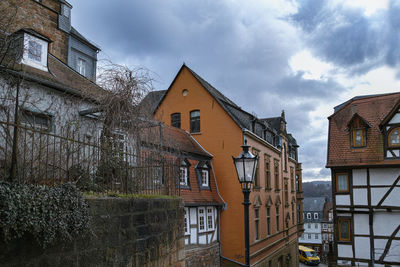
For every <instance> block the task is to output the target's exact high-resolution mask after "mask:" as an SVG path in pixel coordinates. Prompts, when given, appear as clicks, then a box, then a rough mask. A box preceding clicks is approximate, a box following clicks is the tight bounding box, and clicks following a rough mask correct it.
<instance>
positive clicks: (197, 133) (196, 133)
mask: <svg viewBox="0 0 400 267" xmlns="http://www.w3.org/2000/svg"><path fill="white" fill-rule="evenodd" d="M190 134H191V135H199V134H201V132H195V133H190Z"/></svg>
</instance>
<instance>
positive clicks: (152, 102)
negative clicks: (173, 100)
mask: <svg viewBox="0 0 400 267" xmlns="http://www.w3.org/2000/svg"><path fill="white" fill-rule="evenodd" d="M166 92H167V90H160V91H151V92H149V93H148V94H147V95H146V96H145V97H144V98H143V100H142V101H141V102H140V104H139V106H140V109H142V111H143V112H144V113H148V114H152V113H153V112H154V110H155V109H156V108H157V106H158V104H159V103H160V101H161V99H162V98H163V96H164V95H165V93H166Z"/></svg>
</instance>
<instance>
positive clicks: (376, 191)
mask: <svg viewBox="0 0 400 267" xmlns="http://www.w3.org/2000/svg"><path fill="white" fill-rule="evenodd" d="M388 190H389V187H386V188H371V204H372V205H373V206H376V205H377V204H378V203H379V201H381V199H382V197H383V196H384V195H385V193H386V192H387V191H388Z"/></svg>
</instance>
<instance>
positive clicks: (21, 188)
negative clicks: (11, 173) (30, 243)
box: [0, 182, 90, 248]
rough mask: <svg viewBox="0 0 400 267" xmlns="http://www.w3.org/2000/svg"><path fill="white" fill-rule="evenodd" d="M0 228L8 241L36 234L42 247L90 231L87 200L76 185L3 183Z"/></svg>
mask: <svg viewBox="0 0 400 267" xmlns="http://www.w3.org/2000/svg"><path fill="white" fill-rule="evenodd" d="M0 230H1V235H2V238H3V240H4V241H6V242H7V241H9V240H12V239H17V238H21V237H22V236H23V235H24V234H25V233H30V234H32V235H33V237H34V238H35V240H36V241H37V242H38V243H39V245H40V246H41V247H42V248H45V247H46V246H47V245H49V244H51V243H53V242H54V241H56V240H62V241H65V240H67V241H71V240H72V239H73V238H76V237H78V236H81V235H83V234H86V233H89V231H90V216H89V210H88V205H87V202H86V200H85V199H84V198H83V196H82V195H81V193H80V192H79V191H78V190H77V189H76V187H75V186H74V185H73V184H64V185H60V186H55V187H47V186H42V185H25V184H16V183H5V182H1V183H0Z"/></svg>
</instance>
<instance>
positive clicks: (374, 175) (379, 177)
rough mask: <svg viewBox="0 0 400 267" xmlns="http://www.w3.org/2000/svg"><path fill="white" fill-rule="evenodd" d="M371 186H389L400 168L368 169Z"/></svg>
mask: <svg viewBox="0 0 400 267" xmlns="http://www.w3.org/2000/svg"><path fill="white" fill-rule="evenodd" d="M369 174H370V181H371V185H388V186H391V185H392V184H393V183H394V181H395V180H396V178H397V177H398V176H399V175H400V168H382V169H370V171H369Z"/></svg>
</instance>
